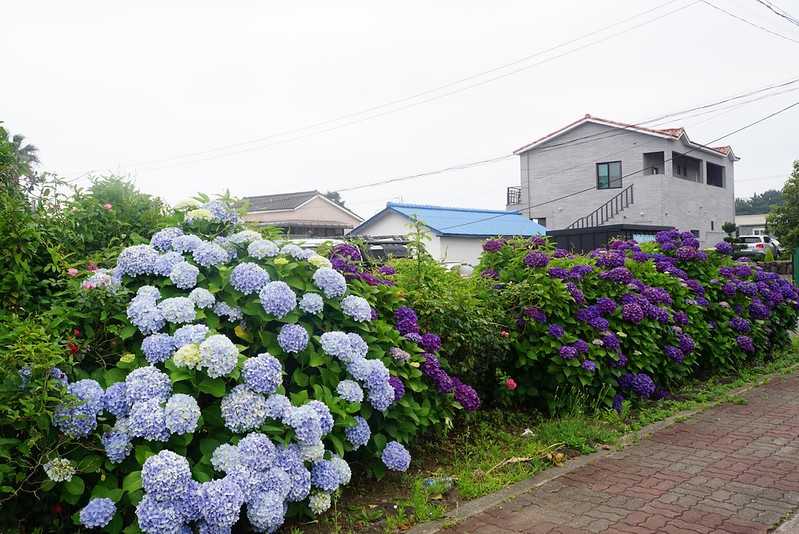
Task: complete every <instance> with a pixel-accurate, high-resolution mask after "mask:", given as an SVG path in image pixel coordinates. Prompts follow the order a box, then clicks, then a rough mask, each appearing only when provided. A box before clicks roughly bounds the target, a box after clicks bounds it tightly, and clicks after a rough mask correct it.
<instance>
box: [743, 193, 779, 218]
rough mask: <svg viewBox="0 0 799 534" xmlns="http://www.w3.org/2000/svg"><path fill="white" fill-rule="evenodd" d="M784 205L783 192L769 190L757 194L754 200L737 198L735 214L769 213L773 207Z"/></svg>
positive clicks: (753, 197) (753, 196)
mask: <svg viewBox="0 0 799 534" xmlns="http://www.w3.org/2000/svg"><path fill="white" fill-rule="evenodd" d="M780 204H782V192H781V191H777V190H776V189H769V190H768V191H764V192H762V193H755V194H754V195H752V198H736V199H735V214H736V215H752V214H755V213H768V212H769V210H770V209H771V206H778V205H780Z"/></svg>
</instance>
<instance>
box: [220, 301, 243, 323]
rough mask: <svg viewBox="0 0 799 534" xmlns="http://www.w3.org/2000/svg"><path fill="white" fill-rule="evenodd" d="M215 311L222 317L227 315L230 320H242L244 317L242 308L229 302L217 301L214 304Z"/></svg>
mask: <svg viewBox="0 0 799 534" xmlns="http://www.w3.org/2000/svg"><path fill="white" fill-rule="evenodd" d="M214 313H215V314H217V315H218V316H220V317H227V318H228V320H229V321H241V320H242V319H244V314H243V313H242V312H241V310H240V309H238V308H236V307H235V306H231V305H230V304H228V303H227V302H217V303H216V305H215V306H214Z"/></svg>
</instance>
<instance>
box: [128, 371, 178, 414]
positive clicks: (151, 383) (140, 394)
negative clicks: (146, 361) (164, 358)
mask: <svg viewBox="0 0 799 534" xmlns="http://www.w3.org/2000/svg"><path fill="white" fill-rule="evenodd" d="M171 393H172V381H171V380H170V379H169V375H167V374H166V373H164V372H162V371H160V370H159V369H158V368H156V367H153V366H152V365H148V366H145V367H139V368H138V369H134V370H133V371H131V372H130V373H129V374H128V376H127V377H126V378H125V397H126V398H127V401H128V405H129V406H130V405H133V403H134V402H139V401H146V400H150V399H158V400H160V401H165V400H166V399H168V398H169V395H170V394H171Z"/></svg>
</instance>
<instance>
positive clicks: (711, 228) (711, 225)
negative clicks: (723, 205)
mask: <svg viewBox="0 0 799 534" xmlns="http://www.w3.org/2000/svg"><path fill="white" fill-rule="evenodd" d="M714 226H715V225H714V224H713V221H710V231H711V232H712V231H713V230H715V228H714Z"/></svg>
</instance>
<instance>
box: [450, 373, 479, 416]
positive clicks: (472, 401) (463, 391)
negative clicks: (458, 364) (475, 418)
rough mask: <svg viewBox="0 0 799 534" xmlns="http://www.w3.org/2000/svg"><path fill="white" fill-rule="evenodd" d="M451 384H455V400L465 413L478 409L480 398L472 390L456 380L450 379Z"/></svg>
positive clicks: (454, 378)
mask: <svg viewBox="0 0 799 534" xmlns="http://www.w3.org/2000/svg"><path fill="white" fill-rule="evenodd" d="M452 382H453V383H454V384H455V392H454V396H455V400H456V401H458V402H459V403H460V405H461V406H463V409H464V410H466V411H467V412H473V411H475V410H477V409H478V408H479V407H480V397H479V396H478V395H477V392H476V391H475V390H474V388H473V387H472V386H470V385H468V384H464V383H463V382H461V381H460V380H459V379H458V378H456V377H452Z"/></svg>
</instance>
